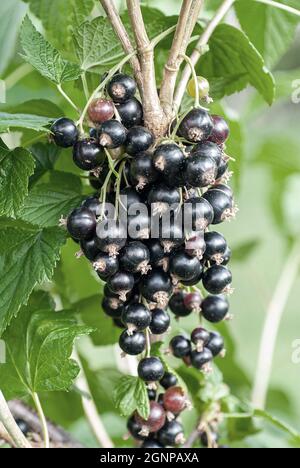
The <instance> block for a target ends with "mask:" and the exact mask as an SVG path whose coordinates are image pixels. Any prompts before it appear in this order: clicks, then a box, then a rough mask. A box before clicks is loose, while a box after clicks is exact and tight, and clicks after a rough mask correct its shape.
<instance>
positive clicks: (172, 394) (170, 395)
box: [164, 387, 189, 415]
mask: <svg viewBox="0 0 300 468" xmlns="http://www.w3.org/2000/svg"><path fill="white" fill-rule="evenodd" d="M188 404H189V403H188V399H187V396H186V394H185V392H184V390H183V388H181V387H171V388H169V389H168V390H167V391H166V393H165V394H164V408H165V410H166V411H167V412H169V413H172V414H175V415H178V414H180V413H181V412H182V411H183V410H185V409H186V407H187V405H188Z"/></svg>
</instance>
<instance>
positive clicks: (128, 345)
mask: <svg viewBox="0 0 300 468" xmlns="http://www.w3.org/2000/svg"><path fill="white" fill-rule="evenodd" d="M119 346H120V348H121V349H122V351H123V352H124V353H126V354H129V355H130V356H137V355H138V354H141V353H142V352H143V351H145V348H146V338H145V335H144V333H142V332H134V333H133V334H132V335H129V334H128V331H127V330H124V331H123V333H122V334H121V336H120V339H119Z"/></svg>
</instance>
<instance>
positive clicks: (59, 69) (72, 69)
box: [21, 16, 81, 84]
mask: <svg viewBox="0 0 300 468" xmlns="http://www.w3.org/2000/svg"><path fill="white" fill-rule="evenodd" d="M21 44H22V47H23V50H24V52H25V56H24V59H25V60H26V61H27V62H29V63H30V64H31V65H32V66H33V67H34V68H36V69H37V70H38V71H39V72H40V73H41V75H43V76H45V77H46V78H48V79H49V80H51V81H53V82H54V83H56V84H61V83H63V82H65V81H74V80H76V79H77V78H78V77H79V76H80V74H81V71H80V68H79V67H78V66H77V65H75V64H73V63H70V62H68V61H67V60H64V59H63V58H62V56H61V55H60V53H59V52H58V51H57V50H56V49H55V48H54V47H53V46H52V45H51V44H50V43H49V42H47V41H46V40H45V39H44V37H43V36H42V35H41V34H40V33H39V32H38V31H37V30H36V29H35V27H34V25H33V24H32V22H31V21H30V19H29V17H28V16H26V17H25V19H24V21H23V24H22V28H21Z"/></svg>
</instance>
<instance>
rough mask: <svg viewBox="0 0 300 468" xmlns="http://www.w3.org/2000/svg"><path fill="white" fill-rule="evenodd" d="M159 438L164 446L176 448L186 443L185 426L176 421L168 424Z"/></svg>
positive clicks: (161, 431)
mask: <svg viewBox="0 0 300 468" xmlns="http://www.w3.org/2000/svg"><path fill="white" fill-rule="evenodd" d="M157 437H158V440H159V442H160V443H161V444H162V445H164V446H167V445H168V446H171V447H175V446H176V445H181V444H184V442H185V438H184V430H183V426H182V424H180V423H179V422H178V421H176V420H173V421H168V422H166V424H165V425H164V427H163V428H162V429H161V430H160V431H159V433H158V435H157Z"/></svg>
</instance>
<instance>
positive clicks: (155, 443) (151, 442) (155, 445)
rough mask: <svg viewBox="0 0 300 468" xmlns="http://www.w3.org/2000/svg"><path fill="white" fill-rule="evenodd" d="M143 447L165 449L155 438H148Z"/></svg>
mask: <svg viewBox="0 0 300 468" xmlns="http://www.w3.org/2000/svg"><path fill="white" fill-rule="evenodd" d="M141 448H142V449H163V448H164V446H163V445H162V444H161V443H159V442H158V441H157V440H155V439H148V440H145V442H144V443H143V444H142V445H141Z"/></svg>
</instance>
